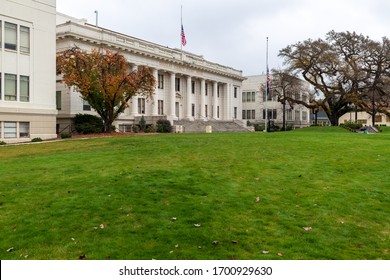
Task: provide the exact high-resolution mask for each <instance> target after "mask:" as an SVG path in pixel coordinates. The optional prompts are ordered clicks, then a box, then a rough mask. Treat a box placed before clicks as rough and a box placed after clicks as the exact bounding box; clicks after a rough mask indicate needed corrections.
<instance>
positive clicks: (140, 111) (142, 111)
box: [138, 98, 145, 114]
mask: <svg viewBox="0 0 390 280" xmlns="http://www.w3.org/2000/svg"><path fill="white" fill-rule="evenodd" d="M138 114H145V98H138Z"/></svg>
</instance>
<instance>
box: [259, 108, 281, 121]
mask: <svg viewBox="0 0 390 280" xmlns="http://www.w3.org/2000/svg"><path fill="white" fill-rule="evenodd" d="M265 111H266V110H263V119H264V120H265V114H266V113H265ZM277 117H278V111H277V109H269V110H268V120H276V119H277Z"/></svg>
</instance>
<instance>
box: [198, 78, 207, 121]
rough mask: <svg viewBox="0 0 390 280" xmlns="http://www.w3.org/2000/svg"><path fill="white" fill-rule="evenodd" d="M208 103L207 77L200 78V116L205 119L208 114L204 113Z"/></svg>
mask: <svg viewBox="0 0 390 280" xmlns="http://www.w3.org/2000/svg"><path fill="white" fill-rule="evenodd" d="M205 105H206V81H205V79H201V80H200V110H199V112H200V116H199V118H200V119H202V120H204V119H205V118H206V116H205V115H204V111H205Z"/></svg>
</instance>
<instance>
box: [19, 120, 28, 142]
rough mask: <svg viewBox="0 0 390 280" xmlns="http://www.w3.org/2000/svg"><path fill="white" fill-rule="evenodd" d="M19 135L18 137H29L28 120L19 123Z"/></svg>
mask: <svg viewBox="0 0 390 280" xmlns="http://www.w3.org/2000/svg"><path fill="white" fill-rule="evenodd" d="M19 137H20V138H28V137H30V123H28V122H20V123H19Z"/></svg>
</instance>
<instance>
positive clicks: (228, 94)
mask: <svg viewBox="0 0 390 280" xmlns="http://www.w3.org/2000/svg"><path fill="white" fill-rule="evenodd" d="M224 86H225V87H226V91H225V95H224V97H225V120H227V121H230V120H233V115H232V110H233V108H232V85H231V84H225V85H224Z"/></svg>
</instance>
